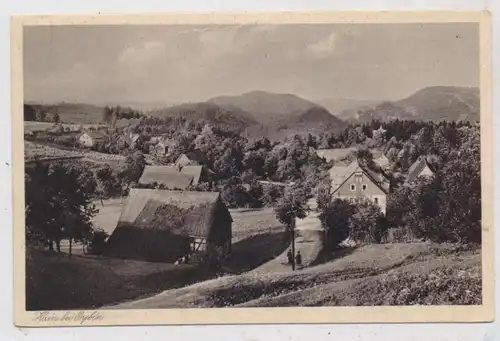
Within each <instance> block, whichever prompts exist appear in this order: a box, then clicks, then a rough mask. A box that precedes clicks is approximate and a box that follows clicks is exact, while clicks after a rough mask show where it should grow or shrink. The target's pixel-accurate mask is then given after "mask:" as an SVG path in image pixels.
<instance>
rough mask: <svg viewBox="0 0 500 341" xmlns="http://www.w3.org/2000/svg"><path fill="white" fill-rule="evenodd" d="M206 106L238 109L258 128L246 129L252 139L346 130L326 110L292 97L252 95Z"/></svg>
mask: <svg viewBox="0 0 500 341" xmlns="http://www.w3.org/2000/svg"><path fill="white" fill-rule="evenodd" d="M207 103H213V104H216V105H219V106H221V107H225V108H238V109H240V110H242V111H243V112H245V113H247V114H248V115H249V116H251V117H253V118H254V119H255V120H256V121H257V122H258V124H257V125H256V126H252V127H249V128H248V129H247V133H248V134H249V135H254V134H259V135H261V136H262V135H266V136H274V135H276V134H275V133H276V132H278V131H287V133H288V134H290V133H302V132H305V131H324V130H331V129H340V128H343V127H345V124H344V122H343V121H342V120H340V119H339V118H338V117H336V116H334V115H332V114H331V113H330V112H329V111H328V110H327V109H326V108H324V107H322V106H320V105H318V104H316V103H314V102H311V101H308V100H306V99H303V98H301V97H298V96H296V95H292V94H275V93H269V92H265V91H252V92H248V93H244V94H242V95H239V96H222V97H215V98H212V99H209V100H208V101H207Z"/></svg>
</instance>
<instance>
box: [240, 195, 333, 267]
mask: <svg viewBox="0 0 500 341" xmlns="http://www.w3.org/2000/svg"><path fill="white" fill-rule="evenodd" d="M308 205H309V208H310V209H311V211H310V212H309V213H308V215H307V216H306V217H305V218H303V219H297V220H296V224H295V236H296V237H295V252H296V253H297V252H299V251H300V253H301V255H302V267H307V266H309V265H310V264H311V262H313V261H314V260H315V259H316V258H317V256H318V254H319V252H320V251H321V249H322V247H323V242H322V238H323V233H324V232H323V228H322V226H321V221H320V220H319V217H318V216H319V212H317V207H318V205H317V203H316V199H315V198H312V199H310V200H309V201H308ZM290 249H291V246H290V247H289V248H287V249H286V250H285V251H284V252H283V253H282V254H281V255H279V256H278V257H276V258H274V259H272V260H270V261H269V262H267V263H264V264H262V265H261V266H259V267H257V268H255V269H253V270H251V271H250V273H257V272H259V273H271V272H287V271H293V270H292V266H291V265H289V264H287V253H288V250H290ZM300 268H301V267H299V269H300Z"/></svg>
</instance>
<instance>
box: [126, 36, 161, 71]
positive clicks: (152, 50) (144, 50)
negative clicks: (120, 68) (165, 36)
mask: <svg viewBox="0 0 500 341" xmlns="http://www.w3.org/2000/svg"><path fill="white" fill-rule="evenodd" d="M165 51H166V48H165V44H164V43H163V42H157V41H150V42H146V43H144V44H143V45H141V46H129V47H127V49H126V50H125V51H123V53H122V54H121V55H120V56H119V57H118V62H119V63H121V64H123V65H125V66H137V65H143V64H148V63H151V62H154V61H156V60H158V59H161V58H163V59H164V58H165Z"/></svg>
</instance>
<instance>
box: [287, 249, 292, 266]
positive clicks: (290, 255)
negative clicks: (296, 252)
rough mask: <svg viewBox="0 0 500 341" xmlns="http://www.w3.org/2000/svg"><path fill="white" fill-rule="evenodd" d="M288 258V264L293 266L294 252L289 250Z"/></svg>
mask: <svg viewBox="0 0 500 341" xmlns="http://www.w3.org/2000/svg"><path fill="white" fill-rule="evenodd" d="M286 256H287V258H288V264H292V262H293V254H292V250H288V253H287V255H286Z"/></svg>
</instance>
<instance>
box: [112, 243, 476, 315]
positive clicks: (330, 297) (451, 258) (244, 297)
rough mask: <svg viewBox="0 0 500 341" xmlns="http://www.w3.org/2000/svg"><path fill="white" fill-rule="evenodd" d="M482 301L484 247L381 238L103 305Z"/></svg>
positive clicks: (246, 304) (352, 304) (275, 304)
mask: <svg viewBox="0 0 500 341" xmlns="http://www.w3.org/2000/svg"><path fill="white" fill-rule="evenodd" d="M450 302H454V304H480V302H481V252H480V251H457V250H453V248H452V247H450V246H447V245H433V244H427V243H415V244H379V245H368V246H363V247H360V248H358V249H354V250H346V251H344V255H341V256H340V258H337V259H333V260H331V261H329V262H327V263H325V264H321V265H317V266H314V267H310V268H305V269H303V270H300V271H295V272H282V273H269V274H262V273H253V272H251V273H246V274H242V275H239V276H225V277H220V278H217V279H212V280H208V281H204V282H200V283H197V284H194V285H190V286H187V287H184V288H179V289H174V290H167V291H164V292H163V293H161V294H158V295H155V296H153V297H149V298H145V299H142V300H137V301H133V302H126V303H123V304H119V305H116V306H109V307H106V308H104V309H163V308H195V307H198V308H200V307H202V308H210V307H227V306H258V307H263V306H266V307H276V306H280V307H283V306H328V305H337V306H338V305H345V306H346V305H347V306H362V305H400V304H403V305H408V304H450Z"/></svg>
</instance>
